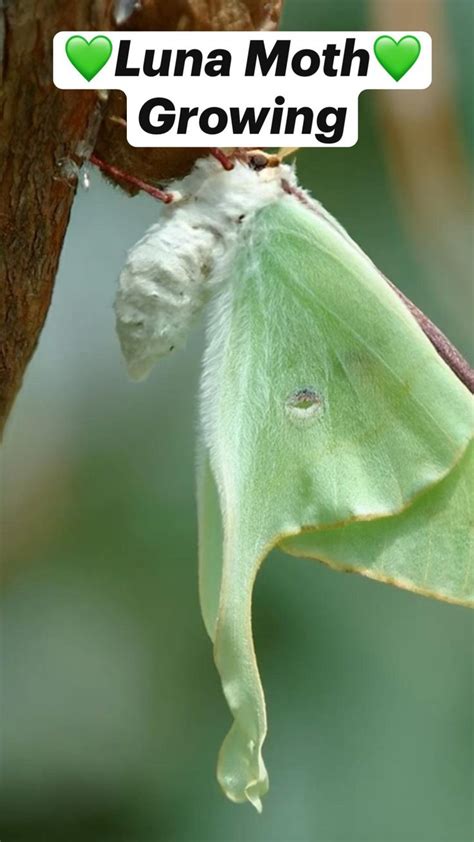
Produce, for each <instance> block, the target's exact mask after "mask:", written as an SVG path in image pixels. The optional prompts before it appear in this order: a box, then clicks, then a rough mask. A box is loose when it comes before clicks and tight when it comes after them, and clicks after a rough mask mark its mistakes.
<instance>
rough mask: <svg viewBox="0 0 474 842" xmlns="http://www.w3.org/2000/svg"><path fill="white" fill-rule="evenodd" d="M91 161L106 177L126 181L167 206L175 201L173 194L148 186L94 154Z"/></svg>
mask: <svg viewBox="0 0 474 842" xmlns="http://www.w3.org/2000/svg"><path fill="white" fill-rule="evenodd" d="M89 160H90V162H91V164H95V166H96V167H99V169H100V170H102V172H104V173H105V174H106V175H108V176H110V178H112V179H119V180H121V181H125V182H126V183H127V184H132V185H133V186H134V187H138V189H139V190H143V191H144V192H145V193H148V194H149V195H150V196H153V198H154V199H158V201H160V202H164V203H165V205H169V203H170V202H172V201H173V199H174V197H173V194H172V193H166V192H165V191H164V190H160V188H159V187H153V185H151V184H147V183H146V181H142V179H141V178H137V177H136V176H134V175H130V174H129V173H125V172H123V171H122V170H120V169H119V168H118V167H114V165H113V164H108V163H107V162H106V161H103V160H102V159H101V158H98V157H97V155H94V154H92V155H91V156H90V159H89Z"/></svg>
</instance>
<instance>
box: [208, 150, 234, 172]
mask: <svg viewBox="0 0 474 842" xmlns="http://www.w3.org/2000/svg"><path fill="white" fill-rule="evenodd" d="M209 152H210V153H211V155H213V157H214V158H215V159H216V160H217V161H219V163H220V164H222V166H223V167H224V169H225V170H233V169H234V162H233V161H232V160H231V159H230V158H229V156H228V155H226V154H225V152H223V151H222V149H218V148H217V146H211V147H209Z"/></svg>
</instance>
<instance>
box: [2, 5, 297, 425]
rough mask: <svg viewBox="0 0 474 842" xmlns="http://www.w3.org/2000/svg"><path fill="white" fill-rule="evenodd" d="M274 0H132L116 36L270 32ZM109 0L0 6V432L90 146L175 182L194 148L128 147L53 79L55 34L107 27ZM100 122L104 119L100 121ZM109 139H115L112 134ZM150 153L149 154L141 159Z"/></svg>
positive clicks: (90, 104) (94, 104)
mask: <svg viewBox="0 0 474 842" xmlns="http://www.w3.org/2000/svg"><path fill="white" fill-rule="evenodd" d="M135 5H138V4H135ZM280 6H281V0H173V2H171V0H142V3H141V4H140V9H137V10H136V11H133V9H134V3H133V0H130V2H127V0H123V2H122V3H120V7H121V9H122V10H125V11H127V10H128V9H129V10H130V11H131V12H132V14H131V16H130V17H129V18H125V19H123V20H122V23H121V26H122V28H125V29H156V30H159V29H176V28H180V29H252V28H260V27H262V28H272V27H273V26H275V25H276V23H277V21H278V16H279V10H280ZM118 8H119V4H118V3H117V2H116V0H74V2H68V3H65V2H58V0H0V85H1V91H0V432H1V431H2V430H3V427H4V424H5V420H6V418H7V415H8V412H9V410H10V408H11V405H12V403H13V400H14V398H15V396H16V394H17V392H18V389H19V388H20V385H21V382H22V378H23V374H24V371H25V368H26V366H27V364H28V362H29V360H30V359H31V356H32V354H33V352H34V350H35V347H36V345H37V342H38V338H39V335H40V332H41V329H42V327H43V324H44V321H45V318H46V315H47V312H48V309H49V305H50V302H51V296H52V291H53V286H54V278H55V275H56V271H57V266H58V262H59V256H60V253H61V248H62V243H63V239H64V235H65V233H66V229H67V224H68V220H69V215H70V211H71V206H72V202H73V199H74V193H75V188H76V181H77V178H76V171H77V165H78V164H80V163H81V162H82V160H83V159H84V158H85V157H87V156H88V155H89V154H90V153H91V152H92V150H93V149H94V146H95V143H96V139H97V135H98V133H99V129H100V126H101V123H102V124H105V127H104V130H103V131H102V132H101V133H100V135H99V139H98V145H97V149H98V151H99V152H100V154H101V156H103V157H105V158H106V160H107V161H109V162H110V163H112V164H114V163H115V164H116V165H118V166H121V167H122V168H125V169H128V171H131V172H134V173H135V174H136V175H138V176H142V177H143V178H145V179H146V178H148V177H149V175H150V172H151V171H152V172H153V175H154V177H155V178H156V179H158V180H159V179H162V178H165V177H168V176H169V177H171V176H178V175H180V174H182V172H183V170H186V169H189V167H190V166H191V164H192V162H193V160H194V159H195V158H196V157H197V155H198V154H202V150H194V151H190V150H167V151H162V150H161V151H158V154H157V155H156V156H155V155H154V154H153V153H154V150H137V149H133V150H131V148H130V147H128V145H127V143H126V140H125V134H124V132H123V130H122V131H121V132H120V133H119V129H120V128H121V127H120V126H118V128H117V124H116V123H114V122H113V121H111V120H110V119H109V118H110V116H113V115H114V113H115V105H114V102H115V96H113V97H111V99H110V101H109V103H108V104H107V108H106V114H104V104H103V103H102V104H101V101H100V99H99V97H98V95H97V93H96V92H89V91H61V90H58V89H57V88H55V87H54V85H53V82H52V38H53V36H54V34H55V33H56V32H58V31H60V30H113V29H118V28H120V27H119V25H118V23H117V20H116V18H115V16H114V12H115V11H116V10H117V9H118ZM104 116H106V117H107V119H106V120H105V121H104ZM114 132H115V133H114ZM150 152H152V155H150V154H149V153H150Z"/></svg>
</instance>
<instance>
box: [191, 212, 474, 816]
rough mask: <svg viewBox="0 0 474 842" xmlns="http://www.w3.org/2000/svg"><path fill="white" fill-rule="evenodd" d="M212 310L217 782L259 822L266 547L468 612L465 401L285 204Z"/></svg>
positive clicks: (329, 245)
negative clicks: (225, 727) (225, 720)
mask: <svg viewBox="0 0 474 842" xmlns="http://www.w3.org/2000/svg"><path fill="white" fill-rule="evenodd" d="M210 306H211V313H210V320H209V327H208V345H207V351H206V354H205V359H204V368H203V379H202V389H201V411H200V415H201V419H200V459H199V471H198V508H199V531H200V549H199V554H200V598H201V605H202V611H203V616H204V621H205V624H206V628H207V630H208V633H209V635H210V637H211V639H212V640H213V642H214V651H215V660H216V664H217V667H218V670H219V673H220V675H221V679H222V684H223V689H224V693H225V695H226V698H227V701H228V704H229V707H230V709H231V712H232V714H233V717H234V722H233V725H232V728H231V731H230V732H229V734H228V736H227V737H226V739H225V741H224V744H223V747H222V750H221V753H220V757H219V766H218V777H219V780H220V783H221V785H222V787H223V789H224V791H225V792H226V794H227V795H228V796H229V797H230V798H231V799H232V800H234V801H245V800H246V799H247V800H249V801H250V802H251V803H253V804H254V805H255V806H256V807H257V808H258V809H260V807H261V797H262V796H263V795H264V794H265V792H266V790H267V788H268V778H267V774H266V770H265V767H264V764H263V760H262V755H261V749H262V743H263V741H264V738H265V734H266V713H265V703H264V696H263V691H262V687H261V683H260V679H259V674H258V668H257V664H256V659H255V652H254V647H253V641H252V629H251V596H252V588H253V583H254V579H255V576H256V573H257V571H258V568H259V566H260V564H261V563H262V561H263V559H264V558H265V556H266V555H267V553H268V552H269V550H270V549H271V548H272V547H274V546H276V545H278V544H280V545H281V546H282V548H283V549H285V550H287V551H288V552H291V553H296V554H300V555H303V556H304V555H308V556H310V557H314V558H321V559H322V560H326V561H328V562H329V563H332V564H334V566H339V567H342V568H351V569H357V570H359V571H360V572H363V573H365V574H366V575H374V576H375V577H377V578H380V579H386V580H387V581H393V582H394V583H395V584H399V585H401V586H402V587H403V586H405V587H410V588H412V589H413V590H420V591H427V592H429V593H431V594H432V595H435V596H440V597H445V598H450V599H453V600H455V601H456V600H459V601H466V600H467V599H468V596H469V585H468V581H469V572H468V568H469V559H468V553H467V545H468V527H467V516H466V514H465V511H466V509H465V506H466V497H467V486H468V483H469V482H470V479H471V478H472V471H470V472H469V465H468V460H469V459H471V458H472V456H471V455H470V451H469V450H468V445H469V442H470V440H471V437H472V431H473V413H472V399H471V396H470V394H469V392H468V391H467V389H466V388H465V387H464V386H463V385H462V384H461V383H460V382H459V381H458V380H457V378H456V377H455V376H454V375H453V373H452V372H451V371H450V369H449V368H448V367H447V366H446V365H445V364H444V363H443V362H442V360H441V359H440V358H439V356H438V354H437V352H436V351H435V350H434V348H433V347H432V345H431V344H430V342H429V341H428V339H427V338H426V337H425V336H424V334H423V333H422V331H421V329H420V328H419V326H418V325H417V323H416V322H415V320H414V319H413V317H412V316H411V315H410V313H409V312H408V311H407V309H406V307H405V305H404V304H403V303H402V302H401V301H400V300H399V298H398V297H397V295H396V294H395V293H394V291H393V290H392V289H391V288H390V286H389V285H388V284H387V283H386V281H385V280H384V279H383V277H382V276H381V275H380V273H379V272H378V271H377V269H376V268H375V267H374V266H373V264H372V263H371V262H370V260H369V259H368V258H367V257H366V256H365V255H364V254H363V253H362V252H361V251H360V249H358V247H357V246H355V244H354V243H353V242H352V241H351V240H350V238H349V237H348V236H347V235H346V234H345V232H344V231H343V230H342V229H341V228H340V226H339V225H338V224H337V223H335V222H334V221H333V220H331V218H330V217H328V216H327V215H325V214H324V213H323V212H322V211H321V212H319V211H318V210H317V208H316V209H314V210H310V209H309V208H308V207H306V206H305V205H304V203H303V202H301V201H299V200H298V199H297V198H296V197H295V196H291V195H288V196H284V197H282V198H280V199H279V200H278V201H276V202H274V203H273V204H270V205H268V206H267V207H264V208H263V209H262V210H260V211H259V212H258V213H256V214H255V215H254V216H253V217H252V218H251V219H250V220H248V221H247V222H246V224H245V225H244V226H243V230H242V234H241V236H240V238H239V241H238V245H237V246H236V249H235V252H234V253H233V255H232V264H231V266H230V268H229V282H228V283H227V284H225V285H224V286H223V288H222V289H221V290H220V291H219V292H218V293H217V294H216V295H215V297H214V300H213V301H212V303H211V305H210ZM457 507H458V508H457ZM448 527H449V532H446V537H445V538H443V537H442V536H443V530H444V529H448ZM448 536H449V537H448ZM436 542H438V549H437V547H436ZM427 548H429V550H428V549H427Z"/></svg>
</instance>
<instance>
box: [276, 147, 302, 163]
mask: <svg viewBox="0 0 474 842" xmlns="http://www.w3.org/2000/svg"><path fill="white" fill-rule="evenodd" d="M300 149H301V146H283V147H282V148H281V149H279V150H278V157H279V159H280V161H284V160H285V158H289V157H290V155H293V153H294V152H298V151H299V150H300Z"/></svg>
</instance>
